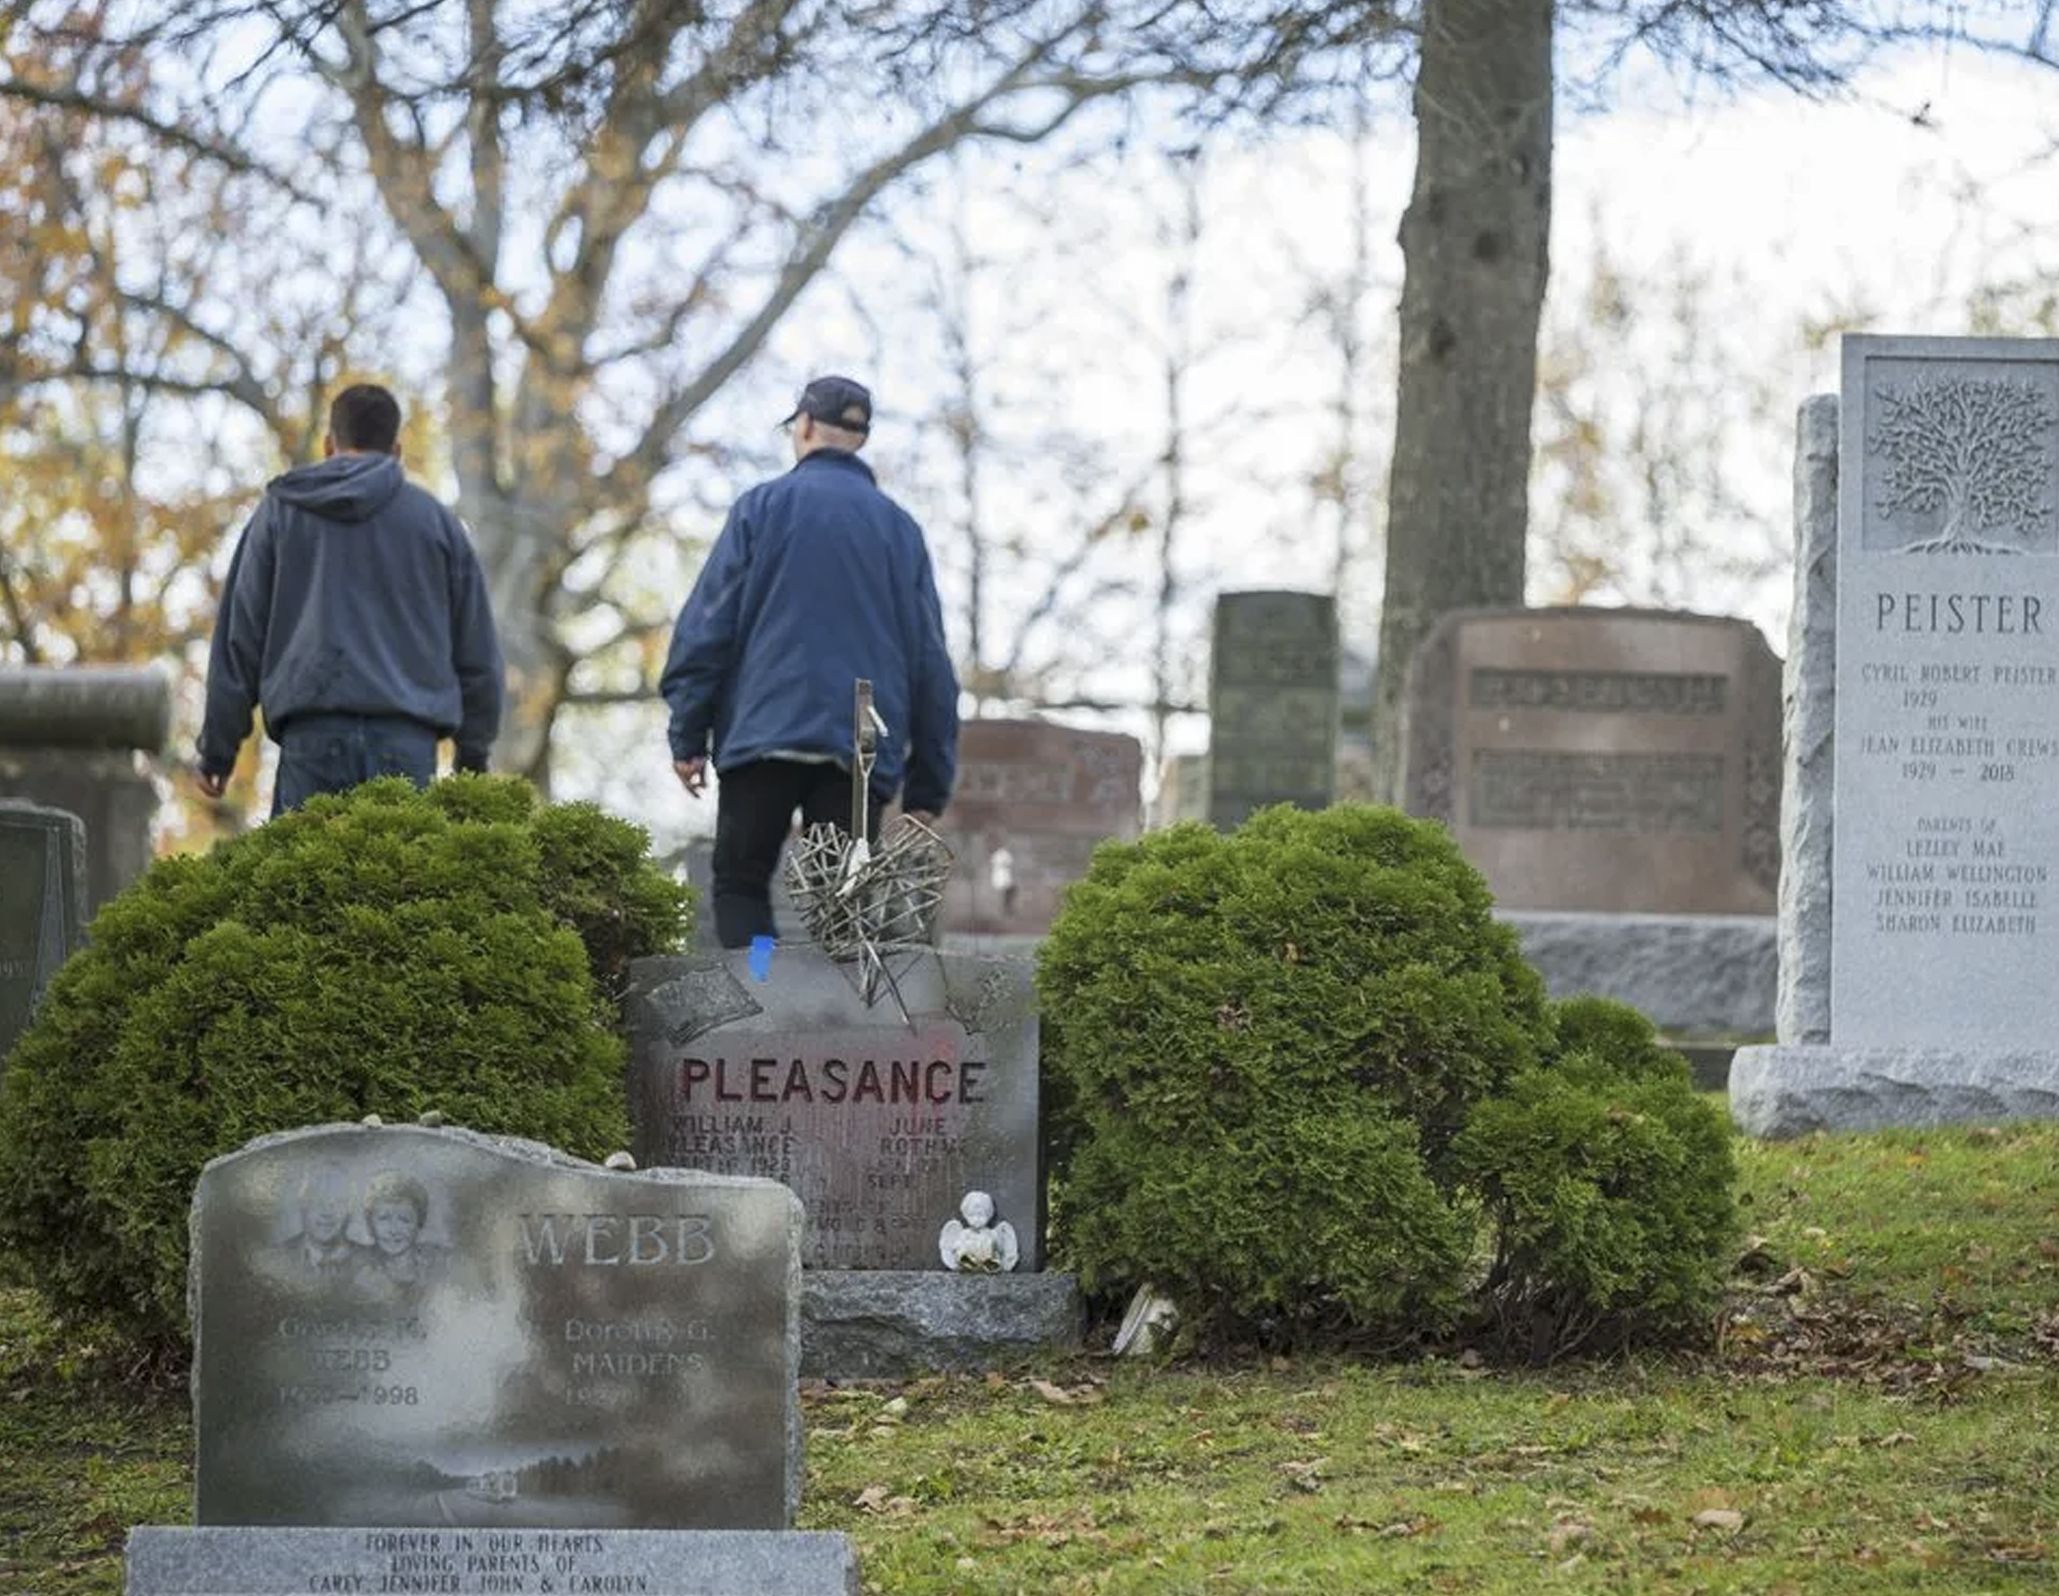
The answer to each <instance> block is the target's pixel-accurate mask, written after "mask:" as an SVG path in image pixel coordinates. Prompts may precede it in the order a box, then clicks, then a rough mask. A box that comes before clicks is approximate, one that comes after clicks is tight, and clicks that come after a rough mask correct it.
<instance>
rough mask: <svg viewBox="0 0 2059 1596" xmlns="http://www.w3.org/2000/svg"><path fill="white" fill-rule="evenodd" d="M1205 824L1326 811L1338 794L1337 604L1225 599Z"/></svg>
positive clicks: (1211, 695)
mask: <svg viewBox="0 0 2059 1596" xmlns="http://www.w3.org/2000/svg"><path fill="white" fill-rule="evenodd" d="M1208 715H1209V733H1208V737H1209V742H1208V793H1209V796H1208V819H1209V822H1210V824H1212V825H1215V826H1218V827H1220V828H1222V829H1224V830H1228V829H1229V828H1230V827H1232V826H1236V825H1238V824H1240V823H1241V822H1242V821H1243V820H1244V819H1245V817H1246V816H1248V815H1249V814H1250V813H1251V812H1252V811H1253V810H1254V809H1260V808H1263V807H1264V806H1265V805H1267V804H1278V803H1289V804H1295V805H1298V806H1299V807H1301V808H1303V809H1324V808H1327V807H1328V806H1329V805H1330V803H1331V801H1332V800H1333V799H1334V798H1335V797H1336V791H1337V716H1338V652H1337V601H1336V599H1335V598H1334V597H1333V596H1331V595H1330V594H1327V593H1286V592H1253V593H1224V594H1223V595H1222V596H1221V597H1219V598H1218V599H1217V600H1216V605H1215V634H1214V651H1213V653H1212V655H1211V658H1210V665H1209V686H1208Z"/></svg>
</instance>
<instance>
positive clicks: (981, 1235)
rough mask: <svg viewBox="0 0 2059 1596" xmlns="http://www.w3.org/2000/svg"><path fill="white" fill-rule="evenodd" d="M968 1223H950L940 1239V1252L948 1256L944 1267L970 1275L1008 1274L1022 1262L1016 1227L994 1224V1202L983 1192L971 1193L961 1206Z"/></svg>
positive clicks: (938, 1238)
mask: <svg viewBox="0 0 2059 1596" xmlns="http://www.w3.org/2000/svg"><path fill="white" fill-rule="evenodd" d="M958 1212H959V1213H960V1214H961V1215H962V1216H963V1217H964V1221H965V1222H964V1223H963V1224H960V1223H959V1222H958V1220H956V1219H952V1220H947V1221H946V1222H945V1224H944V1229H943V1233H942V1234H941V1235H939V1236H938V1237H937V1250H938V1251H939V1252H941V1253H942V1254H943V1255H944V1267H945V1268H946V1269H955V1270H958V1271H959V1272H960V1273H963V1274H968V1275H995V1274H1007V1273H1008V1272H1009V1271H1010V1270H1012V1269H1013V1268H1014V1267H1015V1266H1016V1264H1017V1263H1018V1262H1020V1261H1021V1257H1022V1253H1021V1249H1020V1248H1019V1247H1017V1245H1016V1241H1015V1227H1014V1226H1013V1225H1011V1224H1009V1223H1008V1221H1007V1220H1005V1219H1004V1220H1002V1221H1001V1222H1000V1223H999V1224H998V1225H997V1224H995V1223H994V1199H993V1198H991V1197H989V1196H988V1195H987V1194H986V1193H985V1192H983V1191H969V1192H967V1193H966V1194H965V1200H964V1201H963V1202H961V1203H960V1204H959V1205H958Z"/></svg>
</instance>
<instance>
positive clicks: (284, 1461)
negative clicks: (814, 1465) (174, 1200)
mask: <svg viewBox="0 0 2059 1596" xmlns="http://www.w3.org/2000/svg"><path fill="white" fill-rule="evenodd" d="M799 1239H800V1209H799V1204H798V1203H797V1202H796V1201H795V1199H794V1197H793V1194H792V1193H791V1192H788V1191H786V1190H784V1189H782V1188H781V1187H779V1186H778V1185H775V1184H774V1183H772V1182H770V1181H761V1180H736V1179H728V1178H723V1177H713V1176H706V1175H699V1174H686V1173H683V1172H680V1171H673V1170H652V1171H645V1172H642V1173H631V1172H623V1171H616V1170H609V1169H602V1168H599V1167H597V1166H595V1165H591V1164H586V1163H582V1162H580V1161H578V1160H576V1159H571V1158H568V1157H565V1156H564V1155H562V1154H560V1153H556V1152H554V1151H553V1150H551V1149H549V1148H546V1147H543V1146H540V1145H538V1144H536V1143H531V1142H521V1141H515V1140H511V1139H504V1138H496V1137H488V1136H481V1135H476V1134H473V1133H471V1132H469V1131H462V1130H456V1129H445V1128H429V1127H424V1126H388V1127H370V1126H355V1125H342V1126H325V1127H321V1128H317V1129H312V1130H304V1131H293V1132H289V1133H286V1134H283V1135H278V1136H269V1137H264V1138H261V1139H260V1140H258V1141H255V1142H253V1143H251V1144H250V1145H249V1146H247V1147H245V1148H244V1149H242V1150H241V1151H239V1152H236V1153H232V1154H230V1155H228V1156H227V1157H225V1158H220V1159H216V1160H215V1161H214V1162H213V1163H211V1164H209V1165H208V1166H207V1169H206V1170H205V1171H204V1172H203V1174H202V1175H201V1177H200V1184H199V1187H198V1189H197V1191H196V1193H195V1196H194V1208H193V1247H194V1251H193V1259H192V1264H191V1269H192V1299H193V1306H194V1329H195V1357H194V1373H193V1389H194V1424H195V1429H196V1431H197V1433H198V1446H197V1461H196V1467H195V1511H196V1517H197V1519H198V1522H200V1523H201V1524H208V1525H303V1526H304V1525H341V1526H376V1527H379V1528H381V1529H384V1530H387V1531H393V1532H398V1531H400V1530H403V1529H408V1528H414V1527H431V1528H437V1529H441V1530H445V1531H449V1530H452V1529H470V1530H480V1531H491V1530H495V1529H501V1528H506V1529H517V1528H520V1529H529V1530H543V1529H549V1530H554V1531H560V1532H564V1533H566V1534H568V1535H569V1534H571V1533H572V1532H577V1531H588V1530H612V1529H638V1528H667V1529H684V1528H692V1529H718V1528H719V1529H783V1528H785V1527H786V1526H787V1525H788V1524H790V1523H791V1521H792V1517H793V1513H794V1510H795V1507H796V1504H797V1501H798V1497H799V1492H800V1482H801V1472H800V1471H801V1426H800V1411H799V1405H798V1400H797V1395H796V1383H795V1382H796V1377H797V1375H796V1371H797V1368H798V1358H799V1345H798V1291H799V1267H800V1255H799ZM407 1544H411V1545H419V1544H420V1542H419V1540H418V1539H417V1540H415V1541H411V1542H408V1543H407ZM472 1544H473V1546H474V1547H475V1548H476V1549H477V1550H478V1552H479V1553H480V1554H481V1555H486V1553H487V1552H488V1549H489V1547H490V1544H491V1542H490V1537H489V1536H487V1535H484V1534H481V1535H478V1536H476V1537H474V1538H473V1542H472ZM421 1566H422V1568H423V1570H424V1572H438V1573H440V1572H443V1570H442V1569H441V1568H440V1566H437V1565H432V1564H429V1563H424V1564H422V1565H421ZM390 1588H394V1589H402V1588H407V1587H400V1586H395V1587H390ZM453 1588H455V1587H453ZM568 1588H569V1587H568ZM591 1588H600V1587H591Z"/></svg>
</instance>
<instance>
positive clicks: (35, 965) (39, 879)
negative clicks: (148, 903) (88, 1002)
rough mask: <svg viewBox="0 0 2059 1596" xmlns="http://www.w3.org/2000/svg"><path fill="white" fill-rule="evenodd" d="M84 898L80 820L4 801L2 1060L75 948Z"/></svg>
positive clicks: (0, 822) (0, 836) (0, 815)
mask: <svg viewBox="0 0 2059 1596" xmlns="http://www.w3.org/2000/svg"><path fill="white" fill-rule="evenodd" d="M85 893H86V828H85V827H84V826H83V825H81V824H80V822H79V819H78V817H77V816H76V815H70V814H66V813H65V812H64V811H62V810H58V809H45V808H42V807H41V806H39V805H36V804H26V803H17V802H11V801H8V800H4V799H0V1062H4V1061H5V1059H6V1057H7V1054H8V1051H9V1050H10V1049H11V1048H12V1047H13V1046H14V1043H15V1040H16V1039H17V1038H18V1037H19V1036H20V1035H21V1033H22V1032H23V1031H25V1030H27V1029H28V1027H29V1021H30V1019H31V1018H32V1017H33V1016H34V1014H35V1011H36V1005H37V1004H38V1003H39V1002H40V1001H41V999H42V996H43V989H44V988H45V987H46V986H48V985H49V984H50V978H51V977H52V976H54V975H55V974H56V973H57V971H58V968H59V966H61V965H62V964H63V963H64V961H65V960H66V959H68V958H69V957H71V954H72V951H73V950H74V949H75V948H77V947H78V945H79V936H80V925H81V922H82V920H83V918H84V913H85Z"/></svg>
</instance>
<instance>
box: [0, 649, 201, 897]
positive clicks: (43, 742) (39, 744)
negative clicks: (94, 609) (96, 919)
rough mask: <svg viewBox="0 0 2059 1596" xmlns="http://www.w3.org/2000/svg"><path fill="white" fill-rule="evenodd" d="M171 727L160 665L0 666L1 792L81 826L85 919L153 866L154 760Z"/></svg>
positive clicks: (167, 682)
mask: <svg viewBox="0 0 2059 1596" xmlns="http://www.w3.org/2000/svg"><path fill="white" fill-rule="evenodd" d="M171 723H172V688H171V679H170V677H168V676H167V675H166V674H165V673H164V672H163V671H162V670H159V669H158V668H157V667H155V666H144V667H131V666H114V665H108V666H101V665H94V666H64V667H49V666H33V665H7V666H0V798H16V799H21V800H23V801H25V802H28V803H36V804H45V805H48V806H49V807H51V808H53V809H62V810H65V811H67V812H69V813H71V814H74V815H77V816H78V817H79V819H80V820H82V821H84V822H85V826H86V905H85V910H84V912H85V914H86V916H87V918H89V919H90V918H91V917H92V915H93V913H94V912H95V911H97V910H98V909H99V908H100V907H101V905H102V904H104V903H106V902H107V900H108V899H110V898H112V897H113V896H114V895H115V894H116V893H118V892H120V891H121V890H122V888H124V887H126V886H127V885H128V884H129V883H130V882H132V881H134V880H135V879H136V878H137V877H138V876H140V875H141V874H142V873H143V872H144V870H145V869H147V868H148V867H149V864H150V859H151V838H150V828H151V823H152V822H153V821H154V820H155V818H156V816H157V803H158V798H157V782H156V778H155V776H154V774H153V772H152V770H151V766H150V760H151V757H152V756H154V755H156V754H158V753H161V752H162V751H163V749H164V745H165V740H166V739H167V738H168V737H169V736H170V735H171Z"/></svg>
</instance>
